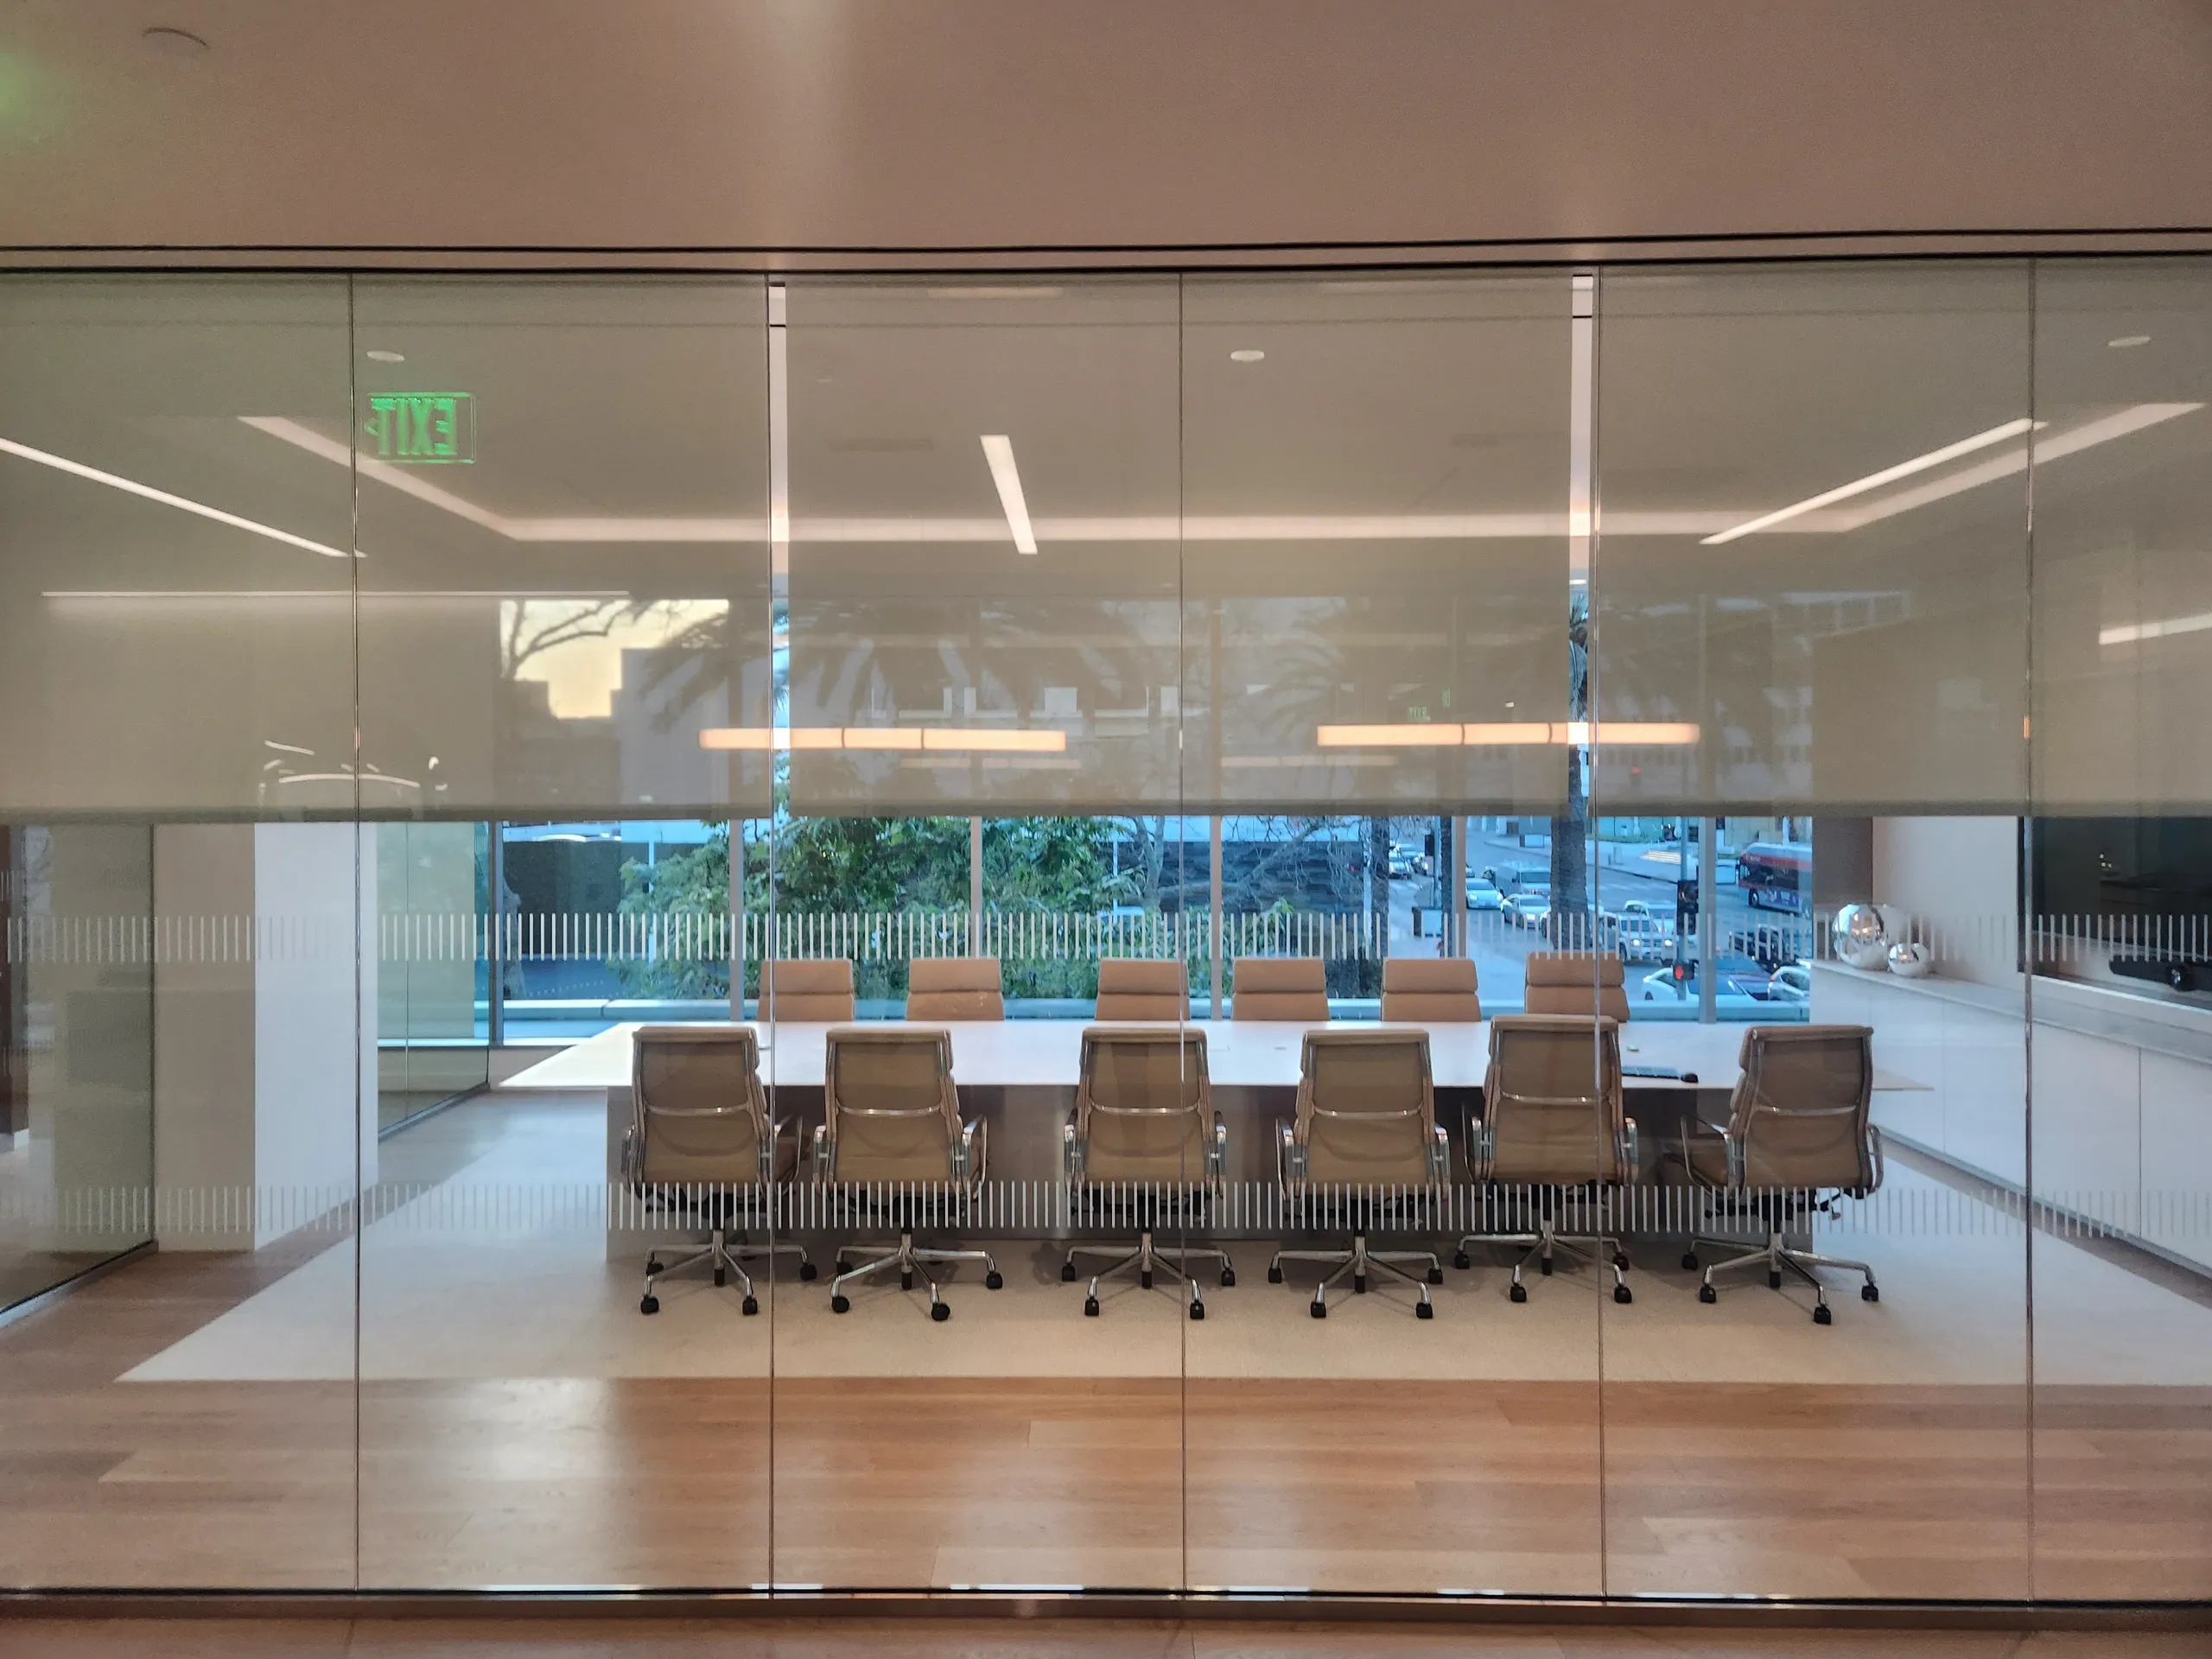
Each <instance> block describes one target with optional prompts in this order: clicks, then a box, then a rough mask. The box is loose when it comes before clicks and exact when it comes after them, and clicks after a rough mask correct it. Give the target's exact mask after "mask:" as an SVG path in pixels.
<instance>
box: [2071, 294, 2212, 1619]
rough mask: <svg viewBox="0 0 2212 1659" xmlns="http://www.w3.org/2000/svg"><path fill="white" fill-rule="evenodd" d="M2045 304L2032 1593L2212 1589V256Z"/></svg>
mask: <svg viewBox="0 0 2212 1659" xmlns="http://www.w3.org/2000/svg"><path fill="white" fill-rule="evenodd" d="M2036 299H2037V313H2036V416H2037V420H2038V421H2039V422H2040V423H2043V424H2042V425H2041V426H2040V427H2039V429H2038V431H2037V440H2036V448H2035V467H2034V480H2035V502H2036V537H2035V636H2034V638H2035V659H2034V667H2035V725H2034V741H2035V749H2034V793H2035V799H2036V802H2037V811H2038V814H2039V815H2040V816H2038V817H2037V820H2036V822H2035V823H2034V826H2033V829H2032V831H2031V850H2032V854H2033V859H2032V880H2031V886H2030V888H2029V893H2028V900H2029V904H2030V906H2031V909H2030V932H2029V940H2030V948H2031V952H2032V960H2031V963H2029V964H2028V965H2029V966H2030V967H2031V969H2032V970H2033V972H2034V973H2035V975H2036V978H2035V980H2034V982H2033V988H2032V992H2031V997H2032V1006H2033V1009H2034V1016H2035V1022H2034V1027H2033V1030H2032V1033H2031V1043H2032V1058H2033V1062H2034V1069H2033V1073H2032V1076H2033V1082H2034V1111H2033V1117H2032V1121H2033V1124H2034V1136H2033V1159H2032V1163H2031V1167H2032V1170H2033V1173H2034V1181H2033V1186H2034V1201H2035V1205H2036V1209H2035V1219H2036V1233H2035V1236H2034V1240H2033V1252H2034V1254H2033V1257H2032V1260H2033V1263H2034V1288H2035V1310H2036V1322H2035V1382H2036V1395H2035V1424H2036V1448H2035V1451H2036V1462H2035V1476H2036V1511H2035V1513H2036V1530H2035V1577H2034V1588H2035V1592H2036V1593H2037V1595H2039V1596H2051V1597H2090V1598H2102V1597H2118V1598H2133V1597H2142V1598H2150V1599H2169V1598H2176V1597H2184V1596H2201V1595H2203V1594H2205V1593H2206V1592H2207V1586H2208V1584H2212V1576H2208V1571H2207V1567H2206V1557H2205V1551H2204V1548H2203V1541H2204V1539H2205V1537H2206V1535H2207V1529H2208V1528H2212V1500H2208V1498H2207V1496H2206V1493H2207V1484H2206V1482H2205V1480H2204V1478H2203V1475H2204V1469H2205V1461H2206V1458H2207V1455H2208V1451H2212V1390H2208V1389H2207V1387H2206V1379H2207V1378H2208V1377H2212V1198H2208V1192H2212V1135H2208V1132H2207V1130H2208V1122H2207V1116H2206V1102H2207V1098H2208V1084H2212V1070H2208V1067H2212V819H2208V817H2207V814H2208V812H2212V749H2209V748H2208V747H2206V745H2207V737H2206V734H2205V730H2204V726H2205V722H2204V721H2203V720H2202V717H2201V710H2202V709H2203V708H2204V706H2205V693H2206V691H2207V689H2208V676H2212V632H2208V630H2212V572H2209V571H2208V569H2207V564H2206V560H2205V556H2204V551H2203V542H2204V537H2205V533H2206V530H2207V528H2208V526H2212V485H2208V474H2207V470H2206V462H2207V460H2208V454H2209V452H2212V411H2208V409H2207V405H2208V404H2212V273H2208V271H2207V270H2206V269H2205V268H2204V266H2203V264H2202V263H2201V262H2198V261H2151V262H2146V263H2133V262H2127V263H2122V262H2100V261H2084V262H2078V263H2075V262H2056V263H2051V264H2042V265H2039V266H2038V267H2037V276H2036ZM2092 440H2095V441H2092Z"/></svg>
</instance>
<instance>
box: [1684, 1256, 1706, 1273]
mask: <svg viewBox="0 0 2212 1659" xmlns="http://www.w3.org/2000/svg"><path fill="white" fill-rule="evenodd" d="M1703 1265H1704V1264H1703V1263H1702V1262H1700V1261H1699V1260H1698V1259H1697V1252H1696V1251H1695V1250H1684V1251H1683V1252H1682V1271H1683V1272H1684V1273H1695V1272H1696V1271H1697V1270H1698V1268H1700V1267H1701V1266H1703Z"/></svg>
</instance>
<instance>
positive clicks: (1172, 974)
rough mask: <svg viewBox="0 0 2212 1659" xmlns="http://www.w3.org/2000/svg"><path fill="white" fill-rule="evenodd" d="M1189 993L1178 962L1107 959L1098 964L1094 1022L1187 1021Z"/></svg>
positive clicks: (1125, 958) (1189, 1007)
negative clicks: (1096, 1009)
mask: <svg viewBox="0 0 2212 1659" xmlns="http://www.w3.org/2000/svg"><path fill="white" fill-rule="evenodd" d="M1190 1017H1191V990H1190V986H1189V984H1188V983H1187V982H1185V978H1184V975H1183V964H1182V963H1179V962H1146V961H1139V960H1136V959H1134V958H1131V957H1108V958H1107V959H1106V960H1105V961H1103V962H1102V963H1099V964H1098V1018H1099V1019H1100V1020H1188V1019H1189V1018H1190Z"/></svg>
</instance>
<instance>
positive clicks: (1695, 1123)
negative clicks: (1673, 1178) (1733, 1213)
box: [1675, 1117, 1743, 1186]
mask: <svg viewBox="0 0 2212 1659" xmlns="http://www.w3.org/2000/svg"><path fill="white" fill-rule="evenodd" d="M1700 1135H1704V1136H1708V1137H1711V1136H1718V1137H1719V1140H1720V1142H1721V1144H1722V1145H1723V1146H1724V1147H1726V1148H1727V1155H1728V1179H1727V1183H1726V1184H1727V1185H1731V1186H1739V1185H1742V1182H1741V1181H1740V1180H1738V1179H1737V1173H1738V1172H1737V1165H1738V1162H1739V1161H1740V1160H1741V1159H1742V1157H1743V1154H1742V1152H1741V1151H1740V1150H1738V1147H1737V1146H1736V1143H1735V1141H1734V1140H1733V1139H1732V1137H1731V1136H1730V1135H1729V1133H1728V1131H1727V1130H1726V1128H1722V1127H1721V1126H1720V1125H1719V1124H1718V1123H1707V1122H1701V1121H1700V1120H1699V1119H1698V1118H1695V1117H1686V1118H1684V1119H1683V1120H1682V1129H1681V1138H1680V1141H1678V1143H1677V1151H1676V1154H1675V1155H1676V1156H1677V1157H1679V1158H1680V1159H1681V1160H1682V1173H1683V1174H1685V1175H1687V1176H1688V1177H1689V1178H1690V1179H1691V1180H1692V1181H1694V1182H1695V1181H1697V1180H1698V1173H1697V1163H1696V1160H1694V1159H1693V1158H1692V1157H1691V1156H1690V1142H1691V1141H1693V1140H1694V1139H1696V1138H1697V1137H1698V1136H1700ZM1700 1184H1701V1183H1700Z"/></svg>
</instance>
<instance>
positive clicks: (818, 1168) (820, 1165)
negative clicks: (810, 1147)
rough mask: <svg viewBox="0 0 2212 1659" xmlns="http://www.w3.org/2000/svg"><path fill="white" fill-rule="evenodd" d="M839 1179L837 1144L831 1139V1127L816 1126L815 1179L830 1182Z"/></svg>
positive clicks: (819, 1124)
mask: <svg viewBox="0 0 2212 1659" xmlns="http://www.w3.org/2000/svg"><path fill="white" fill-rule="evenodd" d="M836 1178H837V1143H836V1141H832V1140H831V1139H830V1138H829V1125H828V1124H827V1123H817V1124H816V1125H815V1126H814V1179H816V1180H817V1181H830V1180H835V1179H836Z"/></svg>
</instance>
